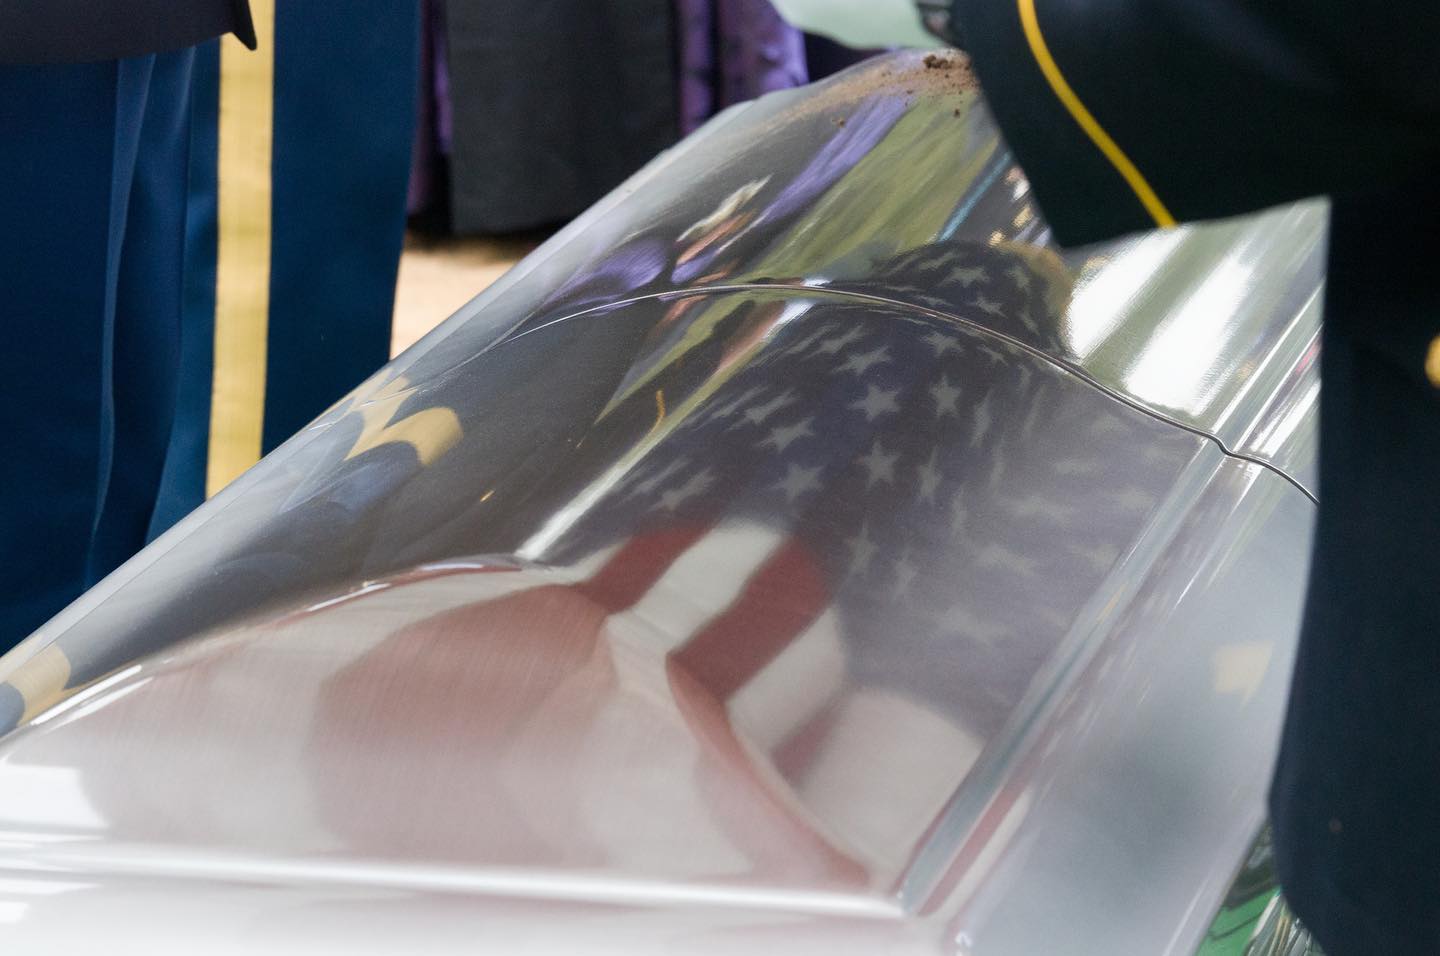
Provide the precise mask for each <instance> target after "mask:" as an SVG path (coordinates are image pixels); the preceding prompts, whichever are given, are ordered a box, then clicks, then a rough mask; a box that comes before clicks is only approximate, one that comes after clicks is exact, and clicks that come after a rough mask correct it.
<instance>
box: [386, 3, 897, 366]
mask: <svg viewBox="0 0 1440 956" xmlns="http://www.w3.org/2000/svg"><path fill="white" fill-rule="evenodd" d="M419 18H420V36H421V40H420V44H421V46H420V57H419V62H418V66H419V69H418V76H417V84H416V122H415V145H414V154H413V161H412V164H411V169H410V179H409V187H408V195H407V232H406V237H405V244H404V250H403V252H402V255H401V259H400V269H399V280H398V284H397V291H396V297H395V311H394V324H393V332H392V337H391V354H397V353H399V352H400V351H403V350H404V349H405V348H407V347H408V346H409V345H411V344H412V343H414V342H415V340H416V339H418V338H419V337H420V336H422V335H424V334H425V332H427V331H429V329H430V328H432V327H433V326H435V325H436V324H438V323H439V322H440V321H442V320H443V319H444V318H445V317H447V316H448V315H450V313H452V312H453V311H455V310H456V309H457V308H459V307H460V306H461V305H463V304H464V303H465V302H466V301H468V300H469V299H470V298H472V297H473V296H475V295H476V294H477V293H478V292H480V291H481V290H482V289H484V287H485V286H486V285H488V284H489V283H490V282H493V281H494V280H495V279H496V278H498V277H499V276H500V275H501V274H503V273H504V271H505V270H506V269H507V268H509V267H510V266H511V265H512V264H514V263H515V262H517V261H519V260H520V259H521V258H523V257H524V256H525V255H526V254H527V253H528V252H530V250H532V249H533V248H534V247H535V246H536V245H538V244H539V243H540V242H542V241H543V240H544V239H545V238H546V237H547V236H548V235H550V233H551V232H553V231H554V230H555V229H557V228H558V227H559V226H561V225H564V223H565V222H567V221H568V220H569V219H571V218H573V217H574V216H576V215H577V214H579V213H580V212H582V211H583V210H584V209H585V208H586V207H588V206H589V205H590V204H592V203H593V202H595V200H597V199H599V198H600V197H601V196H603V195H604V194H605V193H606V192H608V191H609V190H610V189H612V188H613V187H614V186H616V185H618V184H619V183H620V182H621V180H623V179H624V178H625V177H626V176H628V175H629V174H630V173H632V172H634V171H635V170H636V169H638V168H639V167H641V166H642V165H644V164H645V163H646V162H647V161H648V160H649V159H651V158H652V157H653V156H654V155H655V154H656V153H658V152H660V151H661V150H663V149H665V148H666V147H668V146H671V145H673V144H674V143H675V142H677V141H678V140H679V139H680V138H682V137H684V136H685V135H687V134H689V133H691V132H693V131H694V130H695V129H697V128H698V127H699V126H701V125H702V124H703V123H704V122H705V121H706V120H707V119H709V118H710V117H711V116H713V115H714V114H715V113H717V112H719V111H720V110H722V109H724V108H725V107H727V106H731V105H733V104H735V103H739V102H743V101H745V100H748V99H753V98H754V97H756V96H758V95H760V94H763V93H766V92H769V91H772V90H778V89H785V88H788V87H793V86H800V85H803V84H805V83H807V82H810V81H812V80H816V79H821V78H823V77H825V76H828V75H830V74H832V73H834V72H836V71H838V70H841V69H844V68H845V67H847V66H849V65H851V64H853V63H855V62H858V61H859V60H861V59H863V58H864V57H866V56H867V55H870V53H873V52H877V51H866V50H855V49H851V48H849V47H845V46H841V45H839V44H837V43H835V42H833V41H831V40H829V39H826V38H823V37H819V36H815V35H812V34H807V33H804V32H802V31H801V30H799V29H797V28H796V27H793V26H791V25H789V24H788V23H787V22H786V21H785V20H783V19H782V18H781V17H780V15H779V14H778V13H777V12H776V10H775V8H774V7H773V6H772V5H771V4H770V2H769V0H611V2H607V3H593V2H586V0H545V2H534V0H519V2H514V0H420V7H419ZM562 23H563V24H566V25H567V29H565V30H563V31H562V30H557V29H556V25H557V24H562Z"/></svg>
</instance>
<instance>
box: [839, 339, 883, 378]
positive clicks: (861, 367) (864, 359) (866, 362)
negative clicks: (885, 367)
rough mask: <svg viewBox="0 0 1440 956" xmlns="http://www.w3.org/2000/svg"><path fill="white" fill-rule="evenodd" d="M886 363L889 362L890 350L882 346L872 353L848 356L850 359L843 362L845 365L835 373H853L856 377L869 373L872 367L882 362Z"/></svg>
mask: <svg viewBox="0 0 1440 956" xmlns="http://www.w3.org/2000/svg"><path fill="white" fill-rule="evenodd" d="M888 361H890V348H889V347H888V346H885V345H882V346H880V347H879V348H877V349H875V350H873V351H870V352H862V353H861V354H859V355H852V356H850V358H848V359H846V360H845V364H844V365H842V366H840V368H839V369H837V371H840V372H854V373H855V374H856V375H864V374H865V373H866V372H868V371H870V367H871V366H872V365H879V364H881V363H882V362H888Z"/></svg>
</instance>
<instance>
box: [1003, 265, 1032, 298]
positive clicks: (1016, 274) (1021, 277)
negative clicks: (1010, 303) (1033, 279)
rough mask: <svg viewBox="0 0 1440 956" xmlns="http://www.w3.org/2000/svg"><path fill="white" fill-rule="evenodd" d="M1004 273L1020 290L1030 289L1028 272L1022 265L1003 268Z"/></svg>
mask: <svg viewBox="0 0 1440 956" xmlns="http://www.w3.org/2000/svg"><path fill="white" fill-rule="evenodd" d="M1005 274H1006V275H1007V276H1009V277H1010V279H1011V281H1013V282H1014V283H1015V285H1016V287H1017V288H1019V290H1020V291H1021V292H1029V291H1030V273H1028V272H1026V271H1025V267H1024V266H1020V265H1013V266H1011V267H1010V268H1009V269H1007V270H1005Z"/></svg>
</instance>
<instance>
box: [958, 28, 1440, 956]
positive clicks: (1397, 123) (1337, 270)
mask: <svg viewBox="0 0 1440 956" xmlns="http://www.w3.org/2000/svg"><path fill="white" fill-rule="evenodd" d="M1036 12H1037V19H1038V22H1039V26H1040V30H1041V33H1042V34H1043V36H1044V40H1045V42H1046V44H1047V45H1048V47H1049V49H1050V51H1051V53H1052V55H1053V57H1054V60H1055V62H1056V64H1057V66H1058V67H1059V69H1060V70H1061V72H1062V73H1063V74H1064V76H1065V78H1066V80H1067V81H1068V82H1069V84H1070V86H1071V87H1072V88H1073V89H1074V91H1075V93H1076V94H1077V96H1078V97H1079V99H1080V100H1081V101H1082V102H1083V103H1084V105H1085V106H1086V107H1087V108H1088V109H1089V110H1090V112H1091V113H1092V114H1093V115H1094V117H1095V118H1096V119H1097V121H1098V122H1099V123H1100V125H1101V126H1102V127H1104V128H1105V130H1106V131H1107V132H1108V133H1109V134H1110V135H1111V136H1112V137H1113V138H1114V140H1115V141H1116V143H1117V144H1118V145H1119V146H1120V148H1121V149H1122V150H1123V151H1124V152H1125V153H1126V154H1127V155H1128V156H1129V157H1130V159H1131V160H1133V161H1134V163H1135V165H1136V166H1137V167H1138V169H1139V170H1140V172H1141V173H1142V174H1143V175H1144V177H1145V178H1146V180H1147V181H1148V182H1149V183H1150V185H1151V186H1152V187H1153V188H1154V190H1155V192H1156V194H1157V195H1158V197H1159V198H1160V200H1161V201H1162V202H1163V203H1164V204H1165V205H1166V207H1167V208H1168V209H1169V211H1170V212H1171V213H1173V214H1174V215H1175V216H1176V217H1177V218H1178V219H1181V220H1188V219H1204V218H1211V217H1218V216H1226V215H1231V214H1235V213H1241V212H1248V211H1251V210H1254V209H1258V208H1261V207H1264V206H1268V205H1272V204H1276V203H1281V202H1285V201H1288V200H1294V199H1299V198H1302V197H1306V196H1311V195H1318V194H1328V195H1330V196H1331V197H1332V214H1331V240H1330V241H1331V248H1330V266H1329V276H1328V280H1327V291H1326V313H1325V329H1324V339H1323V349H1324V357H1323V359H1322V381H1323V388H1322V398H1321V405H1322V408H1321V440H1320V459H1321V461H1320V497H1321V506H1320V513H1319V521H1318V525H1317V530H1316V537H1315V553H1314V560H1313V563H1312V569H1311V581H1310V590H1309V594H1308V597H1307V602H1306V612H1305V622H1304V626H1303V632H1302V635H1301V642H1300V650H1299V657H1298V661H1297V665H1296V671H1295V679H1294V683H1293V687H1292V690H1291V699H1290V708H1289V711H1288V714H1287V718H1286V725H1285V732H1284V738H1283V741H1282V744H1281V756H1280V761H1279V764H1278V767H1277V770H1276V776H1275V781H1274V785H1273V788H1272V791H1271V813H1272V815H1273V817H1274V822H1275V835H1276V849H1277V857H1278V861H1279V866H1280V872H1281V876H1282V883H1283V885H1284V887H1285V890H1286V894H1287V896H1289V898H1290V900H1291V902H1292V904H1293V905H1294V908H1295V910H1296V912H1297V913H1298V914H1299V915H1300V917H1301V919H1302V920H1303V921H1304V922H1305V923H1306V924H1307V925H1308V926H1309V927H1310V928H1311V930H1313V931H1314V933H1315V935H1316V937H1317V939H1318V940H1319V941H1320V943H1321V944H1322V946H1324V947H1325V949H1326V951H1327V953H1329V954H1330V956H1371V954H1376V953H1385V954H1387V956H1389V954H1410V953H1415V954H1421V953H1424V954H1433V953H1436V952H1440V813H1437V811H1440V679H1437V675H1440V634H1437V630H1436V629H1437V622H1440V547H1437V539H1440V495H1437V493H1436V492H1437V489H1440V390H1437V388H1436V385H1435V384H1433V383H1432V382H1431V381H1430V380H1429V379H1428V377H1427V375H1426V373H1425V363H1426V357H1427V354H1428V353H1429V352H1430V350H1431V348H1432V347H1434V348H1440V343H1437V336H1440V281H1437V278H1440V277H1437V274H1436V270H1435V267H1434V262H1435V252H1434V250H1435V249H1436V248H1437V247H1440V243H1437V235H1436V234H1437V231H1440V187H1437V186H1435V185H1434V184H1433V182H1432V180H1431V176H1432V175H1433V171H1434V170H1435V169H1436V168H1440V166H1437V162H1436V161H1437V159H1440V57H1437V56H1436V52H1437V48H1436V38H1437V36H1440V4H1436V3H1434V2H1433V0H1424V2H1421V0H1403V2H1402V0H1395V2H1391V3H1388V4H1363V3H1353V2H1349V3H1346V2H1339V0H1275V2H1270V3H1266V4H1263V5H1262V4H1259V3H1242V2H1238V0H1211V2H1205V3H1196V2H1195V0H1153V2H1145V3H1141V2H1133V0H1036ZM955 15H956V16H957V17H958V18H960V20H961V22H962V23H963V25H964V27H965V32H966V35H967V37H968V40H969V46H970V52H971V54H972V55H973V57H974V59H975V64H976V69H977V71H978V73H979V75H980V78H981V81H982V83H983V85H984V88H985V91H986V94H987V96H988V97H989V99H990V101H991V104H992V106H993V108H994V109H995V111H996V114H997V117H998V119H999V121H1000V125H1001V127H1002V128H1003V130H1004V131H1005V133H1006V136H1007V138H1008V139H1009V140H1010V142H1011V145H1012V146H1013V148H1014V149H1015V152H1016V154H1017V156H1018V158H1019V160H1020V162H1021V165H1022V166H1024V168H1025V170H1026V172H1027V173H1028V175H1029V176H1030V179H1031V182H1032V185H1033V187H1034V189H1035V193H1036V196H1037V198H1038V199H1039V201H1040V204H1041V206H1042V208H1043V209H1044V211H1045V213H1046V216H1047V218H1048V219H1049V220H1050V222H1051V223H1052V224H1053V226H1054V228H1055V234H1056V236H1057V238H1059V239H1060V240H1061V241H1062V242H1067V243H1081V242H1091V241H1096V240H1100V239H1104V238H1109V237H1111V236H1114V235H1116V234H1118V233H1121V232H1127V231H1133V230H1137V229H1142V228H1147V227H1150V226H1153V225H1154V219H1153V218H1152V217H1151V216H1150V214H1149V213H1147V212H1146V210H1145V209H1144V207H1143V206H1142V204H1141V203H1140V201H1139V200H1138V199H1137V195H1136V193H1135V191H1134V190H1133V189H1132V188H1131V187H1130V185H1128V184H1127V183H1126V182H1125V180H1124V179H1123V178H1122V176H1121V175H1120V174H1119V173H1118V172H1117V171H1116V169H1115V167H1114V166H1112V165H1111V163H1110V162H1109V161H1108V160H1106V159H1105V158H1104V157H1103V156H1102V155H1101V153H1100V151H1099V149H1098V148H1097V147H1096V145H1095V144H1094V143H1093V142H1092V140H1091V139H1090V138H1089V137H1088V136H1087V135H1086V134H1085V133H1084V132H1083V131H1082V129H1081V127H1080V125H1079V124H1078V123H1077V122H1076V120H1075V119H1074V117H1073V116H1072V115H1071V113H1070V111H1069V110H1067V109H1066V108H1065V107H1064V106H1063V105H1062V104H1061V103H1060V102H1059V100H1058V97H1057V96H1056V94H1055V93H1054V91H1053V90H1052V88H1051V85H1050V83H1049V82H1048V81H1047V80H1046V78H1045V77H1044V75H1043V74H1042V72H1041V70H1040V68H1039V66H1038V65H1037V61H1036V57H1035V55H1034V53H1033V52H1032V46H1031V43H1030V42H1029V41H1028V40H1027V38H1026V35H1025V32H1024V28H1023V25H1022V21H1021V19H1020V14H1019V10H1018V7H1017V5H1016V3H1015V2H1013V0H1002V2H991V0H956V3H955ZM1432 343H1436V344H1434V345H1432Z"/></svg>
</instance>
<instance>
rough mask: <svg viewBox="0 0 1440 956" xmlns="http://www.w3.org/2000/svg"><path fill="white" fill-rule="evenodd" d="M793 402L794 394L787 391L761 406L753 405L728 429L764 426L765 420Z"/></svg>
mask: <svg viewBox="0 0 1440 956" xmlns="http://www.w3.org/2000/svg"><path fill="white" fill-rule="evenodd" d="M794 402H795V394H794V393H793V392H791V391H789V390H787V391H785V392H783V393H781V394H780V395H777V396H775V397H774V398H772V399H770V401H768V402H766V403H764V404H763V405H753V406H751V407H750V408H747V409H745V414H744V415H741V416H740V418H739V419H737V420H736V422H735V423H734V424H733V425H731V426H730V428H732V429H735V428H739V427H740V426H742V425H763V424H765V419H767V418H769V417H770V416H771V415H774V414H775V413H776V412H778V411H780V409H782V408H784V407H785V406H787V405H792V404H794Z"/></svg>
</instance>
